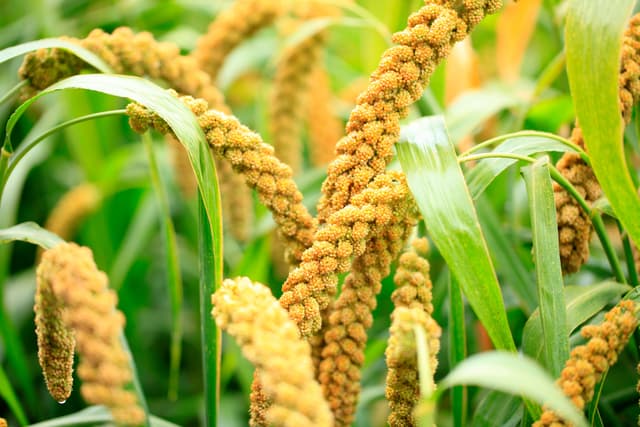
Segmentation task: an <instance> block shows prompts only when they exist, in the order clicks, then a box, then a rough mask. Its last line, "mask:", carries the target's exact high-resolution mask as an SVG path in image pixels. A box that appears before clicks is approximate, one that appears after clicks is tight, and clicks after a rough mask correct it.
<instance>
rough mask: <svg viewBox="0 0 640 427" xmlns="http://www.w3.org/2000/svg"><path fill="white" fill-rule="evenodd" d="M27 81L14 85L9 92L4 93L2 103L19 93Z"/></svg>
mask: <svg viewBox="0 0 640 427" xmlns="http://www.w3.org/2000/svg"><path fill="white" fill-rule="evenodd" d="M27 83H28V82H27V81H26V80H22V81H21V82H19V83H18V84H17V85H15V86H14V87H12V88H11V89H9V91H8V92H7V93H5V94H4V96H3V97H2V98H0V105H2V104H4V103H5V102H7V101H8V100H9V99H11V98H13V96H14V95H15V94H16V93H18V92H19V91H20V89H22V88H23V87H24V86H26V85H27Z"/></svg>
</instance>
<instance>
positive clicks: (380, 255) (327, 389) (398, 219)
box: [318, 197, 417, 427]
mask: <svg viewBox="0 0 640 427" xmlns="http://www.w3.org/2000/svg"><path fill="white" fill-rule="evenodd" d="M416 223H417V210H416V207H415V203H414V201H413V199H412V198H411V197H407V198H406V199H405V200H404V203H402V202H401V203H398V204H397V205H396V206H395V207H394V208H393V217H392V219H391V220H390V221H389V222H388V223H387V224H386V225H384V226H378V225H376V224H375V223H374V224H372V225H371V233H370V236H369V237H368V239H367V246H366V250H365V253H364V254H362V255H360V256H359V257H357V258H356V259H355V260H354V261H353V265H352V267H351V273H350V274H349V275H348V276H347V278H346V279H345V281H344V284H343V285H342V292H341V293H340V296H339V297H338V299H337V300H336V301H335V302H334V303H333V304H332V306H331V308H330V311H329V312H328V315H327V317H328V319H327V326H326V329H325V330H323V333H324V340H323V341H324V347H323V349H322V352H321V361H320V364H319V369H318V379H319V381H320V384H321V385H322V389H323V392H324V395H325V397H326V399H327V401H328V402H329V405H330V407H331V410H332V411H333V413H334V416H335V419H336V426H345V427H346V426H349V425H351V423H352V422H353V419H354V416H355V410H356V406H357V403H358V398H359V394H360V371H361V369H362V365H363V363H364V350H365V346H366V343H367V330H368V329H369V328H370V327H371V325H372V323H373V316H372V311H373V309H374V308H375V307H376V295H377V294H378V293H380V290H381V288H382V283H381V281H382V279H384V278H385V277H386V276H387V275H389V270H390V266H391V263H392V262H393V260H394V259H396V258H397V256H398V254H399V253H400V251H401V250H402V247H403V246H404V243H405V242H406V241H407V239H408V237H409V235H410V234H411V231H412V230H413V227H414V226H415V224H416Z"/></svg>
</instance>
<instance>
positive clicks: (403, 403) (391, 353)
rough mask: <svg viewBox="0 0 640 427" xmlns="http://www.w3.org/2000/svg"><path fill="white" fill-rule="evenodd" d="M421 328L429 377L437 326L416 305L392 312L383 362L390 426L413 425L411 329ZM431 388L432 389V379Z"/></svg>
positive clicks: (415, 381)
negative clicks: (426, 349) (423, 334)
mask: <svg viewBox="0 0 640 427" xmlns="http://www.w3.org/2000/svg"><path fill="white" fill-rule="evenodd" d="M415 326H419V327H421V328H422V329H423V330H424V331H425V334H426V337H427V347H428V349H429V356H430V366H429V367H430V369H431V374H432V375H433V373H434V372H435V370H436V368H437V366H438V364H437V360H438V359H437V353H438V351H439V350H440V334H441V329H440V326H438V324H437V323H436V321H435V320H433V318H432V317H431V316H429V315H428V314H427V313H426V311H425V310H424V309H423V308H422V307H419V306H413V307H406V306H400V307H396V308H395V309H394V310H393V316H392V321H391V328H390V329H389V343H388V345H387V350H386V351H385V356H386V360H387V368H388V369H389V371H388V373H387V386H386V390H385V395H386V397H387V400H388V401H389V408H390V410H391V412H390V413H389V418H388V423H389V426H391V427H410V426H415V425H416V420H415V418H414V415H413V414H414V411H415V408H416V405H417V403H418V399H419V396H420V387H419V376H418V362H417V358H418V356H417V351H416V337H415V334H414V327H415ZM430 382H431V386H432V387H435V383H434V381H433V377H431V379H430Z"/></svg>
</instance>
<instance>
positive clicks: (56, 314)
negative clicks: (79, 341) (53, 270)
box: [33, 280, 76, 402]
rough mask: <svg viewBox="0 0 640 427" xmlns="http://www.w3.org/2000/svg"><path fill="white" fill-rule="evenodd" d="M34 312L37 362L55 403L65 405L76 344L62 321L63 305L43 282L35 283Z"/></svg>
mask: <svg viewBox="0 0 640 427" xmlns="http://www.w3.org/2000/svg"><path fill="white" fill-rule="evenodd" d="M33 310H34V312H35V324H36V336H37V338H38V362H39V363H40V367H41V368H42V373H43V375H44V381H45V383H46V385H47V389H48V390H49V394H51V397H53V398H54V399H55V400H56V401H57V402H64V401H65V400H67V399H68V398H69V395H70V394H71V389H72V388H73V376H72V374H73V354H74V350H75V346H76V341H75V339H74V337H73V331H71V330H70V329H69V328H68V327H67V326H66V325H65V324H64V322H63V320H62V313H63V310H64V306H63V304H62V302H61V301H60V300H59V299H58V298H56V296H55V294H54V293H53V289H51V284H50V283H49V282H48V281H46V280H38V283H37V286H36V295H35V305H34V307H33Z"/></svg>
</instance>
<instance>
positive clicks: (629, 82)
mask: <svg viewBox="0 0 640 427" xmlns="http://www.w3.org/2000/svg"><path fill="white" fill-rule="evenodd" d="M619 82H620V85H619V86H620V92H619V96H620V108H621V111H622V113H621V114H622V118H623V119H624V121H625V123H627V124H628V123H629V122H630V120H631V111H632V108H633V105H634V104H635V102H636V101H637V100H638V99H640V14H638V15H635V16H634V17H633V18H632V19H631V21H630V22H629V27H628V28H627V30H626V31H625V35H624V38H623V42H622V57H621V62H620V77H619ZM571 141H572V142H573V143H574V144H576V145H579V146H580V147H582V148H584V140H583V138H582V131H581V129H580V128H579V127H577V126H576V128H575V129H574V130H573V133H572V134H571ZM556 167H557V169H558V171H559V172H560V173H561V174H562V175H563V176H564V177H565V178H566V179H567V180H568V181H569V182H570V183H571V184H572V185H573V186H574V187H575V188H576V190H577V191H578V192H579V193H580V194H581V195H582V197H584V199H585V201H586V202H587V203H589V204H591V203H593V202H594V201H596V200H597V199H598V198H600V196H601V195H602V189H601V188H600V184H599V183H598V180H597V179H596V176H595V174H594V173H593V170H592V169H591V167H590V166H589V165H587V164H586V163H585V161H584V160H582V158H581V157H580V156H579V155H578V154H576V153H565V154H564V155H563V156H562V158H561V159H560V160H559V161H558V163H557V164H556ZM553 191H554V196H555V202H556V217H557V220H558V238H559V243H560V261H561V263H562V271H563V273H565V274H569V273H575V272H576V271H578V270H579V269H580V267H581V266H582V265H583V264H584V263H585V262H586V261H587V259H588V258H589V241H590V240H591V230H592V226H591V219H590V218H589V217H588V215H587V214H586V213H585V212H584V210H583V209H582V208H581V207H580V205H579V204H578V202H577V201H575V199H573V197H571V196H570V195H569V194H568V193H567V192H566V191H565V190H564V189H563V188H562V187H560V185H558V184H557V183H554V187H553Z"/></svg>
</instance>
